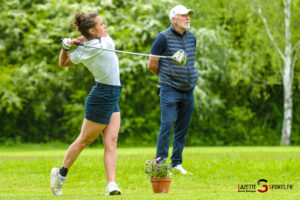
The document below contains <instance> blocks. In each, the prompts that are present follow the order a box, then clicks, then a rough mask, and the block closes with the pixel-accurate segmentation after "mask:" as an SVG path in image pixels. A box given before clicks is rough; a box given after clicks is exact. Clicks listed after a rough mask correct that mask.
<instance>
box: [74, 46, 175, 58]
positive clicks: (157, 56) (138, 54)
mask: <svg viewBox="0 0 300 200" xmlns="http://www.w3.org/2000/svg"><path fill="white" fill-rule="evenodd" d="M77 45H78V46H84V47H89V48H95V49H101V50H104V51H112V52H118V53H125V54H131V55H137V56H148V57H156V58H167V59H172V56H161V55H152V54H145V53H135V52H130V51H121V50H114V49H106V48H102V47H94V46H89V45H84V44H82V43H77Z"/></svg>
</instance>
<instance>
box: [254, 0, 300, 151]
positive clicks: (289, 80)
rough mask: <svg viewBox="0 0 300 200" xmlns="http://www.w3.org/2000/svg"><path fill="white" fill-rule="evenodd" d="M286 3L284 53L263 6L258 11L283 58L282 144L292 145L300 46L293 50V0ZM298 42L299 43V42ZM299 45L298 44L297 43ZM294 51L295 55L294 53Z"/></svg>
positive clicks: (284, 1)
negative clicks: (295, 72)
mask: <svg viewBox="0 0 300 200" xmlns="http://www.w3.org/2000/svg"><path fill="white" fill-rule="evenodd" d="M282 1H283V4H284V22H285V40H284V41H285V48H284V53H283V52H282V50H281V49H280V48H279V46H278V45H277V43H276V42H275V39H274V37H273V35H272V34H271V31H270V29H269V27H268V24H267V20H266V18H265V17H264V16H263V15H262V11H261V8H259V9H258V13H259V15H260V16H261V18H262V20H263V23H264V25H265V27H266V30H267V34H268V36H269V38H270V40H271V42H272V43H273V44H274V46H275V48H276V50H277V51H278V53H279V55H280V57H281V59H282V60H283V63H284V66H283V70H282V81H283V88H284V97H283V98H284V101H283V104H284V105H283V107H284V117H283V126H282V131H281V142H280V144H281V145H285V146H288V145H290V136H291V130H292V119H293V94H292V85H293V80H294V68H295V63H296V61H297V54H298V51H299V48H298V49H297V50H296V51H295V52H293V47H292V42H291V28H290V25H291V0H282ZM297 44H298V43H297ZM295 47H297V45H295ZM293 53H294V55H293Z"/></svg>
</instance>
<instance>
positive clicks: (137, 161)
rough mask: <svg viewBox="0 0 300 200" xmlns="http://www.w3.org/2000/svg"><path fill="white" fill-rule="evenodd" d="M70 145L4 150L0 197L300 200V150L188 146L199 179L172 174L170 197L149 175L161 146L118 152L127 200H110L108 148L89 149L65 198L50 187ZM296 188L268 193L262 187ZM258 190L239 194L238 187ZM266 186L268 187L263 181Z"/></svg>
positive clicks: (189, 165) (188, 163) (188, 161)
mask: <svg viewBox="0 0 300 200" xmlns="http://www.w3.org/2000/svg"><path fill="white" fill-rule="evenodd" d="M66 150H67V147H61V146H60V147H59V148H54V147H51V146H43V145H42V146H40V145H24V146H22V145H21V146H17V147H0V199H22V200H23V199H60V200H62V199H72V200H75V199H217V200H222V199H234V200H237V199H239V200H241V199H270V200H274V199H280V200H283V199H295V200H296V199H300V147H186V148H185V149H184V154H183V155H184V163H183V166H184V167H185V168H186V169H187V170H188V171H189V172H192V173H193V175H180V174H175V175H173V176H172V182H171V187H170V192H169V193H168V194H153V193H152V188H151V183H150V181H149V180H148V179H147V177H146V175H145V174H144V166H145V161H146V160H148V159H152V158H153V157H154V155H155V148H118V166H117V183H118V185H119V187H120V188H121V189H122V195H121V196H115V197H112V196H105V186H106V177H105V171H104V166H103V148H101V147H93V148H87V149H85V150H84V151H83V152H82V154H81V155H80V156H79V158H78V160H77V161H76V162H75V164H74V165H73V167H72V168H71V170H70V172H69V174H68V178H67V181H66V183H65V185H64V187H63V196H60V197H56V196H53V195H52V193H51V191H50V188H49V175H50V170H51V168H52V167H60V166H61V163H62V160H63V157H64V154H65V152H66ZM259 179H266V180H267V181H268V183H267V185H274V184H276V185H278V184H280V185H283V184H293V189H289V190H287V189H276V190H275V189H273V190H269V191H267V192H265V193H259V192H257V189H263V188H262V186H257V181H258V180H259ZM246 184H247V185H249V184H250V185H256V189H255V190H256V192H252V193H251V192H238V185H246ZM262 184H265V183H262Z"/></svg>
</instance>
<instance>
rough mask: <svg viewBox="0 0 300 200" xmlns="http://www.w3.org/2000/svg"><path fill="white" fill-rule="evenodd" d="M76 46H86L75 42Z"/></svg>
mask: <svg viewBox="0 0 300 200" xmlns="http://www.w3.org/2000/svg"><path fill="white" fill-rule="evenodd" d="M74 44H76V45H77V46H84V45H83V44H82V43H80V42H74Z"/></svg>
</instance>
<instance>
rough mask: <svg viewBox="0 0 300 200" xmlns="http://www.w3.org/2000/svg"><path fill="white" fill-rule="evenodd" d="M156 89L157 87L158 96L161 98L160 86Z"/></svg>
mask: <svg viewBox="0 0 300 200" xmlns="http://www.w3.org/2000/svg"><path fill="white" fill-rule="evenodd" d="M156 87H157V94H158V96H160V85H156Z"/></svg>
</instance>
